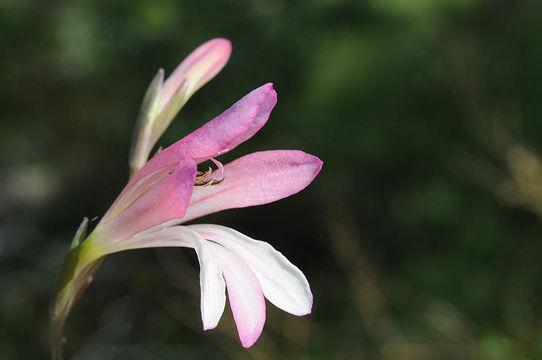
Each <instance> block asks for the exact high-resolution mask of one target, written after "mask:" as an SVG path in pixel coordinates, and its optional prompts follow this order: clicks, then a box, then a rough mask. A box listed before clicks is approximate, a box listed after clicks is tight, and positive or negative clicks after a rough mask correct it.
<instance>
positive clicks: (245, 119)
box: [133, 83, 277, 180]
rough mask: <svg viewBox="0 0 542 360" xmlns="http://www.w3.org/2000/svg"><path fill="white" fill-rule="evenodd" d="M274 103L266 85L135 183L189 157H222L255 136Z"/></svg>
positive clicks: (157, 159) (159, 158)
mask: <svg viewBox="0 0 542 360" xmlns="http://www.w3.org/2000/svg"><path fill="white" fill-rule="evenodd" d="M276 102H277V93H276V92H275V91H274V90H273V84H271V83H269V84H265V85H263V86H261V87H259V88H257V89H255V90H253V91H252V92H250V93H249V94H248V95H246V96H245V97H243V98H242V99H241V100H239V101H237V102H236V103H235V104H233V105H232V106H231V107H230V108H229V109H228V110H226V111H225V112H223V113H222V114H221V115H219V116H217V117H216V118H215V119H213V120H211V121H209V122H208V123H207V124H205V125H203V126H202V127H201V128H199V129H198V130H196V131H194V132H192V133H191V134H189V135H188V136H186V137H184V138H182V139H181V140H179V141H177V142H176V143H175V144H173V145H171V146H169V147H168V148H166V149H164V150H162V151H161V152H159V153H158V154H157V155H156V156H154V157H153V158H152V159H150V160H149V162H148V163H147V164H146V165H145V166H144V167H143V168H142V169H141V170H140V171H139V172H138V173H137V174H135V175H134V178H133V180H138V179H141V178H143V177H145V176H146V175H148V174H150V173H152V172H154V171H156V170H157V169H159V168H162V167H164V166H167V165H169V164H171V163H174V162H176V161H178V159H180V158H185V157H191V158H193V159H195V160H197V161H198V162H201V161H203V160H206V159H209V158H212V157H216V156H218V155H220V154H223V153H225V152H227V151H229V150H231V149H233V148H235V147H236V146H237V145H239V144H241V143H242V142H244V141H246V140H247V139H249V138H250V137H252V135H254V134H255V133H256V132H257V131H258V130H259V129H260V128H261V127H262V126H263V125H264V124H265V122H266V121H267V119H268V118H269V114H270V113H271V110H272V109H273V107H274V106H275V104H276Z"/></svg>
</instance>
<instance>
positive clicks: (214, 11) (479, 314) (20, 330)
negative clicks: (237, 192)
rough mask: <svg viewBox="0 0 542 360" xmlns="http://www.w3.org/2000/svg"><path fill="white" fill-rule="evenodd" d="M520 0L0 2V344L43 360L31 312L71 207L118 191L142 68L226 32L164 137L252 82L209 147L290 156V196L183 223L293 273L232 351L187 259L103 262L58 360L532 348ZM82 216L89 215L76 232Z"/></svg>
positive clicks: (4, 351) (540, 49)
mask: <svg viewBox="0 0 542 360" xmlns="http://www.w3.org/2000/svg"><path fill="white" fill-rule="evenodd" d="M541 11H542V2H540V1H539V0H522V1H514V0H500V1H498V0H493V1H489V0H487V1H486V0H446V1H444V0H366V1H347V0H313V1H300V0H298V1H284V0H251V1H248V0H238V1H226V0H219V1H212V2H197V1H180V0H179V1H178V0H152V1H151V0H144V1H128V0H121V1H115V2H110V1H103V0H101V1H90V0H80V1H55V0H53V1H30V0H0V45H1V48H2V56H1V57H0V69H1V70H0V84H1V86H0V109H1V117H2V121H1V122H0V139H1V142H0V146H1V152H0V156H1V163H0V164H1V167H2V171H1V173H0V185H1V187H2V191H0V219H1V223H0V289H1V290H0V352H1V356H0V357H1V358H2V359H41V358H48V356H49V348H48V346H49V343H48V342H49V339H48V336H49V335H48V303H49V299H50V297H51V295H52V289H53V287H54V283H55V277H56V274H57V271H58V270H59V268H60V265H61V262H62V259H63V256H64V254H65V252H66V251H67V248H68V246H69V242H70V240H71V238H72V236H73V234H74V232H75V230H76V228H77V226H78V225H79V223H80V221H81V219H82V218H83V217H84V216H88V217H89V218H93V217H96V216H101V215H102V214H103V213H104V212H105V210H106V209H107V208H108V207H109V205H110V204H111V202H112V201H113V200H114V198H115V197H116V195H117V194H118V193H119V191H120V190H121V188H122V187H123V185H124V184H125V182H126V179H127V174H128V164H127V158H128V150H129V145H130V140H131V135H132V129H133V125H134V122H135V119H136V117H137V113H138V109H139V104H140V101H141V99H142V97H143V94H144V91H145V89H146V87H147V85H148V83H149V82H150V80H151V79H152V77H153V75H154V74H155V72H156V70H157V69H158V68H160V67H164V68H165V70H166V74H168V73H169V72H171V71H172V70H173V68H174V67H175V66H176V65H177V64H178V63H179V62H180V61H181V60H182V59H183V58H184V57H185V56H186V55H187V54H188V53H189V52H190V51H191V50H192V49H194V48H195V47H196V46H198V45H199V44H200V43H202V42H204V41H206V40H208V39H210V38H213V37H217V36H221V37H226V38H228V39H230V40H231V41H232V43H233V54H232V57H231V60H230V62H229V63H228V65H227V66H226V68H225V69H224V70H223V71H222V72H221V73H220V74H219V75H218V76H217V77H216V79H214V80H213V81H211V82H210V83H209V84H208V85H206V86H205V87H204V88H203V89H202V90H200V91H199V92H198V93H196V94H195V95H194V97H193V98H192V99H191V100H190V101H189V103H188V104H187V106H186V107H185V108H184V109H183V110H182V112H181V114H180V116H179V117H178V118H177V119H176V120H175V121H174V123H173V124H172V126H171V127H170V128H169V129H168V131H167V132H166V134H165V136H164V137H162V139H161V140H160V142H159V143H160V145H162V146H167V145H169V144H171V143H173V142H174V141H175V140H177V139H179V138H181V137H182V136H184V135H185V134H187V133H189V132H190V131H192V130H193V129H196V128H197V127H199V126H200V125H202V124H204V123H205V122H206V121H208V120H210V119H211V118H213V117H214V116H216V115H217V114H219V113H220V112H222V111H223V110H224V109H226V108H227V107H229V106H230V105H231V104H232V103H233V102H234V101H236V100H237V99H239V98H240V97H241V96H243V95H244V94H246V93H247V92H249V91H250V90H252V89H253V88H256V87H257V86H259V85H261V84H263V83H265V82H268V81H272V82H274V83H275V89H276V90H277V92H278V94H279V102H278V105H277V107H276V109H275V110H274V112H273V114H272V116H271V120H270V121H269V123H268V124H267V125H266V126H265V127H264V128H263V129H262V130H261V131H260V132H259V133H258V134H257V135H256V136H255V137H254V138H253V139H251V140H250V141H249V142H247V143H245V144H243V145H242V146H240V147H238V148H237V149H236V150H235V151H233V152H232V153H231V154H227V156H225V157H223V158H221V160H224V161H225V162H227V161H228V160H231V159H233V158H235V157H238V156H241V155H243V154H246V153H248V152H251V151H255V150H263V149H290V148H291V149H302V150H304V151H306V152H309V153H312V154H316V155H318V156H319V157H320V158H321V159H322V160H323V161H324V168H323V171H322V172H321V174H320V175H319V177H318V178H317V179H316V181H315V182H314V183H313V184H312V185H311V186H310V187H309V188H308V189H306V190H305V191H303V192H302V193H300V194H298V195H296V196H294V197H291V198H288V199H285V200H283V201H280V202H277V203H274V204H270V205H266V206H261V207H257V208H248V209H239V210H231V211H227V212H223V213H219V214H215V215H210V216H208V217H206V218H205V219H203V221H205V222H210V223H216V224H223V225H227V226H230V227H233V228H235V229H237V230H239V231H242V232H244V233H246V234H248V235H250V236H252V237H255V238H258V239H262V240H265V241H269V242H270V243H271V244H273V245H274V246H275V247H276V248H277V249H279V250H280V251H281V252H283V253H284V254H285V255H286V256H287V257H288V258H289V259H290V260H291V261H292V262H293V263H294V264H296V265H297V266H299V267H300V268H301V269H302V270H303V272H304V273H305V274H306V276H307V278H308V279H309V281H310V283H311V287H312V290H313V293H314V297H315V302H314V308H313V313H312V314H311V315H310V316H307V317H302V318H297V317H295V316H292V315H288V314H285V313H283V312H282V311H279V310H277V309H276V308H274V307H273V306H272V305H271V304H269V303H268V310H267V317H268V319H267V322H266V325H265V329H264V333H263V334H262V336H261V338H260V339H259V341H258V342H257V343H256V344H255V346H254V347H253V348H251V349H249V350H245V349H243V348H242V347H241V345H240V343H239V340H238V339H237V333H236V331H235V327H234V324H233V320H232V316H231V312H230V310H229V308H228V307H227V308H226V312H225V314H224V316H223V318H222V321H221V323H220V325H219V327H218V328H217V329H215V330H213V331H210V332H206V333H204V332H203V331H202V329H201V327H202V326H201V320H200V313H199V282H198V281H199V280H198V273H199V269H198V265H197V262H196V257H195V255H194V253H193V251H191V250H189V249H160V250H152V249H150V250H140V251H131V252H126V253H121V254H115V255H112V256H109V257H108V258H107V259H106V261H105V262H104V264H103V266H102V268H101V269H100V270H99V271H98V273H97V277H96V279H95V282H94V283H93V284H92V285H91V286H90V288H89V289H88V291H87V292H86V294H85V296H84V297H83V298H82V300H81V301H80V302H79V303H78V305H77V306H76V307H75V309H74V311H73V312H72V314H71V316H70V318H69V320H68V323H67V326H66V329H65V333H66V335H67V336H68V342H67V344H66V346H65V349H66V354H67V355H68V357H69V358H73V359H180V358H184V359H200V358H205V359H223V358H230V359H279V358H295V359H303V358H307V359H357V358H364V359H536V358H539V359H542V261H541V260H540V255H541V254H542V223H541V219H542V165H541V163H540V158H539V156H540V154H542V122H541V119H540V116H541V114H542V101H541V100H542V85H541V82H542V21H541V19H540V14H541ZM94 223H95V222H94Z"/></svg>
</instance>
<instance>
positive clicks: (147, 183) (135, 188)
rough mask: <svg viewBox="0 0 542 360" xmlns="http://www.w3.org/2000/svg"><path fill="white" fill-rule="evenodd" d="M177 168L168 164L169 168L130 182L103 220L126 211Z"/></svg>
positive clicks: (176, 164) (175, 165)
mask: <svg viewBox="0 0 542 360" xmlns="http://www.w3.org/2000/svg"><path fill="white" fill-rule="evenodd" d="M177 166H178V163H177V162H176V163H173V164H169V166H164V167H163V168H160V169H158V170H156V171H154V172H152V173H150V174H148V175H147V176H145V177H143V178H140V179H137V180H131V181H129V182H128V184H127V185H126V186H125V187H124V189H122V191H121V193H120V195H119V196H118V197H117V199H116V200H115V202H114V203H113V204H112V205H111V207H110V208H109V210H107V212H106V213H105V215H104V218H106V219H108V218H109V219H110V218H113V217H115V216H116V215H118V214H119V213H120V212H121V211H122V210H124V209H126V208H127V207H128V206H129V205H130V204H131V203H133V202H134V200H136V199H137V198H138V197H140V196H141V195H142V194H143V193H145V192H146V191H147V190H148V189H150V188H151V187H152V186H153V185H154V184H156V183H157V182H159V181H160V180H162V179H163V178H165V177H167V176H169V175H170V174H171V173H172V171H174V170H175V169H176V168H177Z"/></svg>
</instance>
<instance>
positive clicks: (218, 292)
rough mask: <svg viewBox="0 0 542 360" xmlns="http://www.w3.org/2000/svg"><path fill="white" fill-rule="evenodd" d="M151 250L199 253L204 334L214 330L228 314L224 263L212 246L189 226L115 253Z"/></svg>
mask: <svg viewBox="0 0 542 360" xmlns="http://www.w3.org/2000/svg"><path fill="white" fill-rule="evenodd" d="M151 247H191V248H193V249H194V250H196V254H197V255H198V260H199V264H200V287H201V319H202V322H203V330H210V329H214V328H215V327H216V326H217V325H218V321H219V320H220V318H221V317H222V313H223V312H224V306H225V304H226V289H225V288H226V286H225V283H224V278H223V277H222V267H221V264H220V260H219V259H218V258H217V257H216V256H215V255H214V254H213V253H212V252H211V250H210V248H209V242H208V241H207V240H205V239H203V238H202V237H201V236H200V235H199V233H198V232H196V231H194V230H192V229H190V228H188V227H186V226H171V227H167V228H160V226H158V227H156V228H155V229H152V230H150V231H146V232H144V233H141V234H137V235H135V236H134V237H132V238H130V239H128V240H125V241H123V242H121V243H119V244H118V246H117V247H116V248H115V250H114V252H118V251H123V250H128V249H141V248H151Z"/></svg>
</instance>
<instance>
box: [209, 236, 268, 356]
mask: <svg viewBox="0 0 542 360" xmlns="http://www.w3.org/2000/svg"><path fill="white" fill-rule="evenodd" d="M209 247H210V248H211V251H212V252H213V254H215V255H216V256H218V257H219V258H220V260H221V262H222V274H223V275H224V280H226V288H227V289H228V298H229V299H230V307H231V311H232V313H233V319H234V320H235V325H237V332H238V333H239V339H241V344H242V345H243V347H246V348H248V347H251V346H252V345H253V344H254V343H255V342H256V340H258V338H259V337H260V334H261V333H262V330H263V325H264V323H265V299H264V296H263V292H262V288H261V286H260V283H259V282H258V278H257V277H256V275H255V274H254V272H253V271H252V270H251V268H250V267H249V266H248V265H247V264H246V263H245V262H244V261H243V259H241V258H240V257H239V256H237V255H235V254H234V253H232V252H231V251H230V250H228V249H226V248H225V247H222V246H221V245H219V244H216V243H213V242H209Z"/></svg>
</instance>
